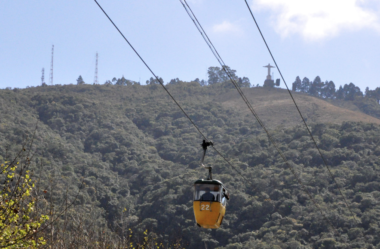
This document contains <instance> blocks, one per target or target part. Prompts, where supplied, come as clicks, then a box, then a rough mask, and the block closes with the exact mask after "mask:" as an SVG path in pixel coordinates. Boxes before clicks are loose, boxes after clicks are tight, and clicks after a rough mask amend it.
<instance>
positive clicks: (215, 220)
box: [193, 140, 230, 229]
mask: <svg viewBox="0 0 380 249" xmlns="http://www.w3.org/2000/svg"><path fill="white" fill-rule="evenodd" d="M210 145H213V143H212V142H206V141H205V140H203V143H202V148H203V157H202V160H201V165H202V167H204V168H206V169H208V171H209V176H208V179H207V180H204V179H201V180H197V181H195V182H194V200H193V209H194V216H195V220H196V222H197V225H198V226H200V227H203V228H214V229H216V228H219V227H220V225H221V224H222V221H223V218H224V215H225V213H226V205H227V200H229V199H230V197H229V194H228V192H227V190H226V189H225V188H224V186H223V183H222V182H221V181H219V180H213V179H212V167H211V166H209V167H205V166H204V165H203V161H204V158H205V156H206V151H207V147H208V146H210Z"/></svg>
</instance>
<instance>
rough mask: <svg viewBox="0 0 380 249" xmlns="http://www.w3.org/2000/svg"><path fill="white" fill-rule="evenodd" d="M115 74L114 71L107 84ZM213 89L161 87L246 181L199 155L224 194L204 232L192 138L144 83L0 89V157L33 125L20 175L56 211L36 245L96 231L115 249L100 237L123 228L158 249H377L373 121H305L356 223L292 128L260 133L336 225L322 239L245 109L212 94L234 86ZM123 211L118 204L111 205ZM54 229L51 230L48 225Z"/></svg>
mask: <svg viewBox="0 0 380 249" xmlns="http://www.w3.org/2000/svg"><path fill="white" fill-rule="evenodd" d="M121 80H122V79H121ZM117 81H118V80H117V79H116V78H115V81H114V83H115V84H116V82H117ZM122 81H123V80H122ZM153 81H154V79H153ZM153 83H154V84H153ZM305 83H306V81H305ZM223 84H224V83H216V84H213V85H211V86H203V87H201V85H200V84H199V83H198V82H196V81H195V82H191V83H186V82H182V81H179V80H178V81H177V80H174V81H173V82H172V83H171V84H168V86H167V87H168V89H169V91H170V92H171V93H172V94H173V96H174V97H175V98H176V99H178V101H179V102H180V104H181V105H182V106H183V107H184V108H185V110H186V112H187V113H188V114H189V115H190V117H191V118H192V119H193V120H194V122H195V123H196V124H197V125H198V126H199V127H200V129H201V130H202V132H204V133H205V134H206V135H207V137H209V138H210V139H212V140H213V141H214V144H215V147H216V148H218V149H220V151H222V153H223V154H224V155H225V156H226V157H227V158H228V159H229V161H230V162H231V163H232V164H233V165H234V166H236V168H237V169H238V170H239V172H241V174H244V175H245V177H246V178H247V179H250V182H249V183H246V182H244V181H243V180H242V178H241V176H240V175H239V174H238V173H237V172H236V171H235V170H233V169H231V168H230V166H229V165H228V164H227V163H225V162H224V161H223V160H222V159H221V158H220V157H218V156H217V155H216V154H215V152H213V151H212V150H209V151H208V152H207V157H206V161H205V163H206V164H209V165H212V166H213V167H214V177H215V178H217V179H220V180H222V181H223V182H224V183H225V185H226V187H227V188H228V190H229V192H230V193H231V201H230V202H229V204H228V206H227V213H226V216H225V219H224V220H223V225H222V227H221V228H220V229H218V230H216V231H209V230H205V229H199V228H198V227H196V225H195V224H194V214H193V210H192V192H193V187H192V184H193V182H194V181H195V180H196V179H198V178H205V177H206V172H205V171H204V170H202V169H201V168H200V167H199V160H200V157H201V153H202V151H201V148H200V146H199V144H200V143H201V139H202V138H201V137H200V136H199V135H198V133H197V132H196V131H195V130H194V129H193V127H192V126H191V124H190V123H189V122H188V120H187V119H186V118H184V116H183V114H182V113H181V112H180V111H179V110H178V108H177V107H176V106H175V105H173V103H172V100H170V99H169V98H168V97H167V95H166V93H165V92H164V91H162V90H161V86H159V85H157V84H156V83H155V82H152V85H148V86H140V85H138V84H131V85H130V84H128V83H126V84H116V85H111V84H108V85H75V86H74V85H66V86H54V87H52V86H46V87H38V88H28V89H24V90H19V91H16V92H15V91H10V90H1V91H0V97H1V99H2V100H3V103H4V104H3V105H1V106H0V113H1V115H2V117H4V118H2V119H1V120H0V156H1V158H3V159H4V160H8V158H11V157H12V156H13V157H14V156H15V155H16V153H17V151H18V150H19V149H20V148H19V147H17V145H18V144H21V143H22V141H23V137H24V136H25V135H26V134H30V133H31V130H32V127H33V126H34V125H35V123H36V122H37V120H39V122H40V123H39V125H38V129H37V133H36V137H35V141H34V149H35V156H34V157H33V159H32V160H31V162H30V170H31V171H33V172H34V177H36V176H37V175H40V179H41V181H40V192H41V191H42V190H46V191H47V192H46V193H44V192H43V194H42V196H43V197H44V202H39V203H38V204H36V207H38V208H39V209H40V210H50V207H52V210H53V211H52V212H53V213H55V214H56V216H59V217H60V218H58V219H57V223H56V224H55V225H54V226H56V227H55V229H50V227H48V229H47V234H46V235H44V236H43V237H44V238H45V239H46V240H47V244H50V245H54V242H57V241H59V239H58V238H65V241H66V242H65V243H66V244H63V243H64V242H63V240H62V241H61V242H60V243H62V248H65V246H66V245H68V244H67V243H69V242H67V241H75V240H74V238H75V237H72V236H74V235H73V234H77V236H78V237H77V238H78V240H79V238H81V239H80V241H86V239H87V241H99V242H100V241H101V240H102V239H103V240H104V241H105V240H106V239H105V236H107V241H108V242H109V244H107V245H110V248H112V247H114V248H116V247H117V245H116V244H112V243H111V241H119V239H122V238H123V237H125V236H126V235H128V233H127V232H126V231H128V230H129V228H131V229H132V230H133V231H135V233H136V234H138V235H136V241H134V243H137V242H139V243H142V241H143V233H144V231H146V230H148V231H151V232H152V233H155V234H157V237H158V238H159V239H160V241H161V242H162V243H163V245H164V246H165V247H167V246H168V245H170V244H173V243H175V241H177V239H181V245H182V247H184V248H205V247H206V246H207V247H208V248H319V247H320V248H334V247H335V248H350V247H351V248H355V247H356V248H365V247H369V246H373V247H375V246H377V245H378V244H379V243H380V237H379V234H380V230H379V227H380V219H379V217H380V213H379V211H378V208H377V205H378V204H377V203H379V201H380V194H379V193H380V184H379V181H380V178H379V174H378V173H379V170H380V164H379V163H378V156H379V155H380V146H379V144H380V136H379V133H380V128H379V126H377V125H374V124H366V123H352V122H345V123H343V124H341V125H336V124H335V125H334V124H328V123H326V124H311V128H312V132H313V134H314V136H315V138H316V141H317V143H318V145H319V146H320V148H321V149H322V153H323V155H324V157H325V159H326V160H327V163H328V164H329V165H330V167H331V169H332V173H333V175H334V176H335V178H336V181H337V182H338V183H339V184H340V186H341V188H342V191H343V193H344V194H345V196H346V198H347V199H348V202H349V204H350V206H351V207H352V210H353V212H354V213H355V215H356V216H357V219H358V220H359V222H358V224H357V223H356V222H355V219H354V217H352V215H351V214H350V213H349V211H348V210H347V208H346V207H345V204H344V202H343V201H342V197H341V196H340V194H339V192H338V188H337V185H336V184H335V183H334V182H333V181H332V180H331V178H330V176H329V174H328V173H327V172H326V169H325V168H324V167H323V166H322V161H321V158H320V156H319V154H318V152H317V151H316V150H315V148H314V147H313V143H312V141H311V140H310V138H309V137H308V135H307V133H306V132H305V129H304V127H303V126H295V127H288V128H285V127H281V126H280V127H277V128H276V129H275V130H271V131H270V132H271V134H272V135H273V137H274V138H275V140H276V142H277V144H278V145H279V147H280V148H281V150H282V151H283V152H284V155H285V156H286V158H287V159H288V160H289V161H290V163H291V165H292V166H293V167H294V169H295V171H296V173H297V174H298V175H299V177H300V179H301V180H302V182H303V183H304V184H305V185H306V188H307V189H308V190H309V192H310V193H311V194H312V196H313V197H314V198H315V200H316V201H317V202H318V204H319V205H320V206H321V209H322V210H323V212H324V213H325V214H326V216H327V217H328V218H329V219H330V220H331V221H332V222H333V224H334V226H335V227H336V229H337V230H338V231H339V234H334V233H333V229H332V228H331V227H330V225H329V223H328V222H326V221H325V220H323V219H322V217H321V215H320V213H319V212H318V210H317V209H316V208H315V206H314V205H313V203H312V202H311V201H310V199H309V197H308V195H307V194H306V193H305V192H304V191H303V190H302V187H301V186H300V185H299V184H298V182H297V181H296V179H295V178H294V176H293V174H292V173H291V172H290V171H289V170H288V169H287V167H286V165H285V164H284V163H283V161H282V159H281V158H280V157H279V155H278V154H277V153H276V151H275V149H274V148H273V146H272V145H271V144H270V143H269V142H268V138H267V136H266V135H265V133H263V131H262V129H261V128H260V127H259V126H258V125H257V124H255V123H253V122H252V119H251V118H250V117H248V116H246V114H247V113H243V112H240V111H239V110H236V108H235V109H234V106H228V105H225V104H223V103H221V102H220V101H219V99H220V96H222V95H223V94H225V95H223V96H228V97H229V98H232V97H231V96H234V95H233V94H234V93H235V92H233V91H236V90H233V89H230V88H227V87H226V85H223ZM306 86H307V85H305V87H306ZM247 90H248V89H247ZM251 90H255V89H249V91H251ZM264 97H265V96H264ZM275 118H276V117H273V119H275ZM308 122H309V121H308ZM1 158H0V159H1ZM82 179H83V180H82ZM82 181H83V182H84V183H85V186H84V187H81V184H80V183H81V182H82ZM66 193H79V194H78V197H77V198H74V197H73V194H71V196H70V194H69V195H68V196H69V198H68V199H69V200H68V203H71V201H73V202H74V204H73V206H72V207H71V208H70V209H69V210H68V211H67V212H66V214H61V215H58V214H60V213H59V212H58V211H57V210H58V207H60V206H62V205H63V207H64V206H65V203H66V201H65V200H66V196H67V195H66ZM39 194H40V195H41V193H39ZM125 209H126V210H128V211H127V212H123V210H125ZM54 210H55V211H54ZM49 216H50V214H49ZM65 224H67V225H65ZM65 227H66V232H65V233H63V235H62V236H61V235H60V234H59V233H58V231H63V228H65ZM351 229H354V230H351ZM355 229H357V230H355ZM51 231H53V236H51ZM80 231H93V233H90V232H88V234H86V233H85V232H82V233H81V232H80ZM103 232H104V234H103ZM91 234H92V235H91ZM355 234H358V235H357V236H356V235H355ZM47 235H48V237H47ZM60 236H61V237H60ZM70 236H71V237H70ZM91 236H92V237H91ZM102 236H103V237H102ZM173 241H174V242H173ZM108 242H107V243H108ZM161 242H160V243H161ZM83 243H84V242H83ZM78 248H80V247H78ZM92 248H97V247H95V245H94V246H93V247H92Z"/></svg>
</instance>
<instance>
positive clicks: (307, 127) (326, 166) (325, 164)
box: [244, 0, 357, 222]
mask: <svg viewBox="0 0 380 249" xmlns="http://www.w3.org/2000/svg"><path fill="white" fill-rule="evenodd" d="M244 1H245V4H246V5H247V8H248V10H249V12H250V13H251V16H252V19H253V21H254V22H255V24H256V27H257V29H258V31H259V32H260V35H261V38H262V39H263V41H264V43H265V46H266V47H267V49H268V52H269V54H270V56H271V57H272V60H273V62H274V64H275V65H276V67H277V70H278V72H279V73H280V76H281V79H282V81H284V84H285V86H286V89H287V90H288V93H289V95H290V97H291V99H292V101H293V103H294V105H295V106H296V108H297V111H298V114H299V115H300V116H301V118H302V122H303V123H304V125H305V127H306V129H307V132H308V133H309V135H310V137H311V140H312V141H313V143H314V145H315V147H316V148H317V150H318V153H319V155H320V156H321V158H322V161H323V164H324V166H325V168H327V170H328V172H329V175H330V176H331V178H332V180H333V181H334V183H335V184H336V186H337V187H338V191H339V193H340V195H341V196H342V197H343V200H344V202H345V205H346V207H347V208H348V210H349V211H350V213H351V215H352V216H353V217H354V218H355V221H356V219H357V218H356V215H355V214H354V212H352V210H351V208H350V206H349V205H348V202H347V199H346V197H345V195H344V194H343V192H342V190H341V188H340V186H339V184H338V182H337V181H336V179H335V176H334V175H333V174H332V172H331V169H330V167H329V166H328V164H327V162H326V159H325V157H324V156H323V154H322V152H321V150H320V149H319V146H318V144H317V142H316V141H315V139H314V136H313V134H312V133H311V131H310V128H309V126H308V125H307V123H306V120H305V118H304V117H303V115H302V113H301V110H300V108H299V107H298V105H297V102H296V100H295V99H294V97H293V94H292V92H291V91H290V89H289V87H288V84H286V81H285V78H284V76H283V75H282V73H281V70H280V67H279V66H278V65H277V62H276V59H275V58H274V56H273V54H272V51H271V50H270V48H269V46H268V43H267V41H266V40H265V37H264V35H263V33H262V32H261V29H260V27H259V24H258V23H257V21H256V18H255V16H254V15H253V12H252V10H251V8H250V7H249V4H248V2H247V0H244ZM356 222H357V221H356Z"/></svg>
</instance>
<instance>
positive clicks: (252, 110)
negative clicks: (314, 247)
mask: <svg viewBox="0 0 380 249" xmlns="http://www.w3.org/2000/svg"><path fill="white" fill-rule="evenodd" d="M179 1H180V2H181V4H182V6H183V7H184V8H185V10H186V12H187V14H188V15H189V17H190V19H191V20H192V21H193V23H194V25H195V26H196V28H197V29H198V31H199V32H200V34H201V35H202V37H203V39H204V40H205V42H206V43H207V45H208V46H209V48H210V49H211V51H212V53H213V54H214V56H215V57H216V59H217V60H218V62H219V63H220V65H221V67H222V69H223V70H224V71H225V72H226V74H227V76H228V77H229V79H230V81H231V82H232V84H233V85H234V86H235V88H236V90H237V91H238V93H239V94H240V96H241V97H242V99H243V101H244V102H245V103H246V105H247V107H248V109H249V110H250V112H251V113H252V115H253V116H254V117H255V118H256V120H257V122H258V123H259V124H260V126H261V127H262V128H263V129H264V131H265V133H266V134H267V136H268V139H269V140H270V142H271V143H272V144H273V146H274V147H275V149H276V150H277V152H278V153H279V155H280V156H281V158H282V159H283V161H284V162H285V164H286V166H287V167H288V168H289V170H290V171H291V172H292V174H293V175H294V177H295V179H296V180H297V182H298V183H299V184H300V185H301V187H302V189H303V190H304V192H305V193H306V194H307V195H308V196H309V198H310V200H311V201H312V202H313V204H314V206H315V207H316V208H317V209H318V211H319V212H320V214H321V215H322V216H323V217H324V219H325V220H326V221H327V222H328V223H329V224H330V226H331V227H332V228H333V229H334V230H335V232H337V233H338V234H339V232H338V231H337V229H336V228H335V226H334V224H333V223H332V222H331V220H330V219H329V218H328V217H327V216H326V215H325V214H324V213H323V211H322V209H321V207H320V206H319V205H318V203H317V202H316V201H315V199H314V198H313V196H312V195H311V194H310V192H309V191H308V190H307V188H306V186H305V185H304V184H303V183H302V181H301V179H300V178H299V176H298V175H297V173H296V172H295V170H294V168H293V167H292V166H291V165H290V163H289V162H288V160H287V159H286V157H285V155H284V154H283V153H282V151H281V150H280V148H279V147H278V145H277V143H276V142H275V140H274V139H273V137H272V135H271V134H270V133H269V131H268V130H267V128H266V127H265V125H264V123H263V122H262V121H261V119H260V118H259V116H258V115H257V113H256V112H255V110H254V109H253V107H252V105H251V103H250V102H249V101H248V99H247V97H246V96H245V94H244V93H243V91H242V90H241V88H240V86H239V84H238V83H237V82H236V81H235V79H234V77H233V76H232V74H231V72H230V71H229V70H228V67H227V65H226V64H225V63H224V61H223V59H222V58H221V56H220V55H219V53H218V51H217V50H216V48H215V46H214V45H213V43H212V42H211V40H210V39H209V37H208V36H207V34H206V32H205V31H204V29H203V27H202V25H201V24H200V22H199V21H198V19H197V18H196V16H195V14H194V12H193V11H192V10H191V8H190V6H189V5H188V4H187V2H186V0H179ZM190 13H191V14H190Z"/></svg>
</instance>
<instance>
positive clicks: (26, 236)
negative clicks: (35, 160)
mask: <svg viewBox="0 0 380 249" xmlns="http://www.w3.org/2000/svg"><path fill="white" fill-rule="evenodd" d="M24 151H25V148H23V150H22V151H20V152H19V155H18V156H17V157H16V158H15V159H14V160H13V161H11V162H9V161H5V162H0V163H1V164H0V175H1V178H2V179H3V182H2V184H1V185H2V189H1V191H0V247H2V248H20V247H30V248H37V247H39V246H41V245H44V244H45V243H46V242H45V239H44V238H43V237H42V236H40V235H39V234H38V230H39V228H40V227H41V225H42V224H43V223H44V222H45V221H47V220H48V219H49V217H48V216H47V215H40V214H38V213H36V211H35V206H36V205H35V204H36V203H35V200H36V199H35V197H32V195H31V193H32V191H33V189H34V187H35V186H34V183H33V181H32V180H31V178H30V171H29V170H28V166H29V163H30V162H29V158H25V161H24V162H22V163H21V164H19V163H18V162H17V161H16V160H17V159H19V158H20V155H22V154H23V152H24Z"/></svg>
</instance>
